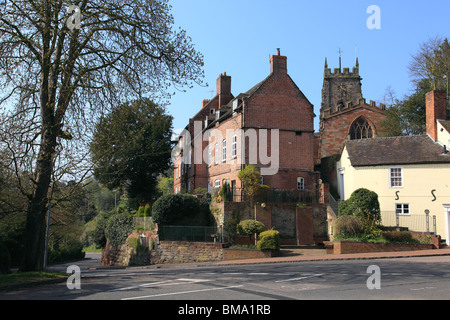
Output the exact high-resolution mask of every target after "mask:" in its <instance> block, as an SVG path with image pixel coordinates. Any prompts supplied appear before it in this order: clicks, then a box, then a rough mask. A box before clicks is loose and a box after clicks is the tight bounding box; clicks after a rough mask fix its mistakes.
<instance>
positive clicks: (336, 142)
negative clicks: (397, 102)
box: [319, 99, 385, 158]
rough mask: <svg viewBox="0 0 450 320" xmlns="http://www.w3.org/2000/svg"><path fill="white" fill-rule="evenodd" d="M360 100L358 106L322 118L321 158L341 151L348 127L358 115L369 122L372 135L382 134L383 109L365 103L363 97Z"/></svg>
mask: <svg viewBox="0 0 450 320" xmlns="http://www.w3.org/2000/svg"><path fill="white" fill-rule="evenodd" d="M360 101H361V102H360V104H359V105H358V106H354V107H352V108H350V109H346V110H342V111H339V112H337V113H334V114H332V115H329V116H326V117H324V118H323V127H322V128H321V130H320V135H319V148H320V151H319V152H320V157H321V158H324V157H328V156H331V155H333V154H340V153H341V151H342V148H343V146H344V142H345V140H347V139H349V131H350V127H351V125H352V124H353V122H354V121H355V120H356V119H358V118H359V117H364V119H366V120H367V121H368V122H369V124H370V125H371V127H372V131H373V133H374V136H380V135H382V134H383V132H382V129H381V122H382V121H383V120H384V119H385V114H384V111H383V110H381V109H380V108H377V107H374V106H369V105H367V104H365V100H364V99H361V100H360Z"/></svg>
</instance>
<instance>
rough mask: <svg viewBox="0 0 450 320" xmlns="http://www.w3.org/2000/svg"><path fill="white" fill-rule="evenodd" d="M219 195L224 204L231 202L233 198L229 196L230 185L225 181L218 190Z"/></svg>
mask: <svg viewBox="0 0 450 320" xmlns="http://www.w3.org/2000/svg"><path fill="white" fill-rule="evenodd" d="M219 194H220V196H221V197H222V199H223V201H224V202H225V201H231V200H233V197H232V195H231V190H230V185H229V184H228V182H226V181H225V182H224V184H223V185H222V188H221V189H220V192H219Z"/></svg>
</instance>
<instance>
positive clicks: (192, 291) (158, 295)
mask: <svg viewBox="0 0 450 320" xmlns="http://www.w3.org/2000/svg"><path fill="white" fill-rule="evenodd" d="M240 287H243V285H238V286H229V287H222V288H212V289H200V290H190V291H180V292H171V293H160V294H152V295H148V296H140V297H131V298H123V299H122V300H138V299H147V298H155V297H164V296H174V295H179V294H187V293H195V292H205V291H216V290H226V289H231V288H240Z"/></svg>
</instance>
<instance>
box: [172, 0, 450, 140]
mask: <svg viewBox="0 0 450 320" xmlns="http://www.w3.org/2000/svg"><path fill="white" fill-rule="evenodd" d="M171 5H172V14H173V16H174V19H175V24H176V25H177V26H180V27H182V28H183V29H185V30H186V31H187V34H188V35H189V36H190V37H191V38H192V41H193V43H194V45H195V47H196V49H197V50H198V51H200V52H201V53H202V54H203V55H204V61H205V66H204V71H205V79H204V80H205V82H206V83H208V85H209V86H208V87H201V86H198V85H196V86H195V87H194V88H192V89H187V91H186V92H185V93H183V92H177V93H176V94H175V95H174V96H173V97H172V99H171V103H170V105H169V106H168V107H167V109H168V112H169V113H170V114H171V115H173V116H174V123H173V126H174V129H175V130H177V129H182V128H184V127H185V126H186V124H187V123H188V120H189V117H192V116H193V115H195V114H196V113H197V111H198V110H199V109H200V108H201V102H202V100H203V99H209V98H211V97H213V96H214V94H215V82H216V79H217V77H218V75H219V74H220V73H223V72H226V73H227V75H230V76H231V77H232V80H231V86H232V93H233V94H234V95H238V94H239V93H241V92H245V91H247V90H248V89H250V88H251V87H253V86H254V85H255V84H257V83H258V82H260V81H261V80H263V79H264V78H265V77H266V76H268V75H269V73H270V66H269V57H270V56H271V55H273V54H275V53H276V49H277V48H281V54H282V55H285V56H287V58H288V73H289V75H290V76H291V78H292V79H293V80H294V81H295V83H296V84H297V85H298V87H299V88H300V90H302V92H303V93H304V94H305V95H306V97H307V98H308V99H309V100H310V102H311V103H312V104H313V105H314V110H315V113H316V115H317V117H316V121H315V130H316V131H318V116H319V109H320V98H321V90H322V82H323V67H324V61H325V57H327V58H328V66H329V67H330V68H337V67H338V53H337V51H338V48H339V47H340V48H341V49H342V51H343V53H342V67H349V68H352V67H353V66H354V64H355V52H356V54H357V56H358V59H359V63H360V74H361V76H362V78H363V80H362V90H363V96H364V97H365V98H366V100H367V101H368V100H375V101H377V102H378V101H381V100H382V98H383V95H384V93H385V91H386V88H387V87H388V86H391V88H392V89H393V90H394V91H395V92H396V94H397V97H398V98H402V97H403V96H404V95H405V94H409V93H410V92H411V90H412V85H411V82H410V77H409V74H408V70H407V66H408V64H409V63H410V61H411V55H413V54H415V53H417V51H418V48H419V45H420V43H422V42H424V41H426V40H428V39H429V38H434V37H436V36H440V37H449V38H450V34H449V31H450V1H449V0H428V1H417V0H409V1H407V0H395V1H392V0H391V1H385V0H371V1H366V0H341V1H335V0H316V1H303V0H278V1H268V0H226V1H225V0H220V1H219V0H172V1H171ZM370 5H377V6H378V7H379V8H380V13H381V16H380V22H381V29H372V30H371V29H369V28H367V25H366V22H367V20H368V19H369V18H370V17H371V14H370V13H367V8H368V7H369V6H370ZM212 90H214V91H213V92H212Z"/></svg>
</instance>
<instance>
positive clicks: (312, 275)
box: [275, 273, 323, 282]
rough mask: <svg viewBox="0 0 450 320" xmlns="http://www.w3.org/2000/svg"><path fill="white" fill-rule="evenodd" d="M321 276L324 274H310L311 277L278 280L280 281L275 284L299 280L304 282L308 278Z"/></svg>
mask: <svg viewBox="0 0 450 320" xmlns="http://www.w3.org/2000/svg"><path fill="white" fill-rule="evenodd" d="M320 276H323V273H318V274H310V275H305V276H304V277H299V278H292V279H285V280H278V281H275V282H288V281H298V280H303V279H308V278H314V277H320Z"/></svg>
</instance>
